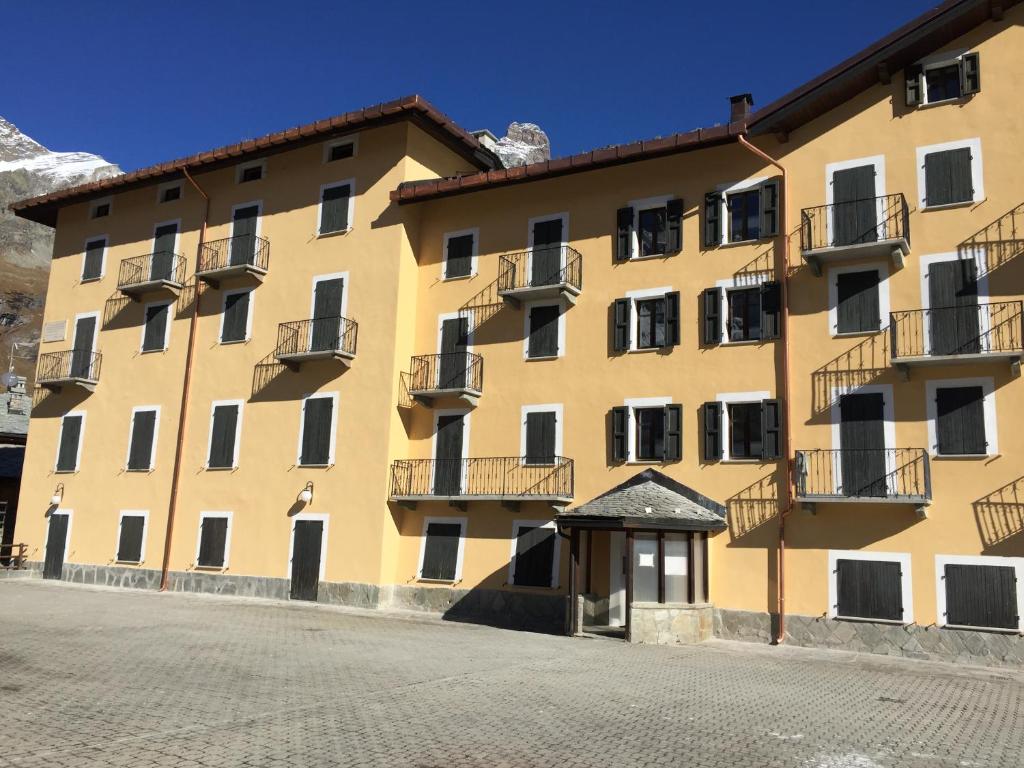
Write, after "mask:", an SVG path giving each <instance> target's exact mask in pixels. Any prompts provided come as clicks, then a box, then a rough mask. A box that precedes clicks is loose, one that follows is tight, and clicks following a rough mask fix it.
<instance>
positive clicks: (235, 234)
mask: <svg viewBox="0 0 1024 768" xmlns="http://www.w3.org/2000/svg"><path fill="white" fill-rule="evenodd" d="M259 215H260V207H259V206H258V205H249V206H246V207H245V208H237V209H235V214H234V216H233V217H232V220H233V223H234V226H233V228H232V230H231V235H232V240H231V255H230V259H229V262H228V263H229V264H230V265H231V266H236V265H239V264H252V263H254V262H255V260H256V222H257V221H258V220H259Z"/></svg>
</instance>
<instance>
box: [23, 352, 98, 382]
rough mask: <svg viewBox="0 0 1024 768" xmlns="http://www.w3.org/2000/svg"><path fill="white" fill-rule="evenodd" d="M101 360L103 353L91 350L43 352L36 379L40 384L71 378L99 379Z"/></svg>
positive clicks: (69, 379)
mask: <svg viewBox="0 0 1024 768" xmlns="http://www.w3.org/2000/svg"><path fill="white" fill-rule="evenodd" d="M102 362H103V355H101V354H100V353H99V352H93V351H91V350H82V349H68V350H65V351H63V352H44V353H43V354H41V355H40V356H39V369H38V373H37V374H36V380H37V381H38V382H39V383H40V384H44V383H47V382H60V381H71V380H73V379H79V380H82V381H93V382H95V381H99V379H100V364H101V363H102Z"/></svg>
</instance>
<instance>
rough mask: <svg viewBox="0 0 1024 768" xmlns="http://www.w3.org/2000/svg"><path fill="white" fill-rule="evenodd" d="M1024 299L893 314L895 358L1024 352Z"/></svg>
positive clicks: (890, 317)
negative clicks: (1021, 300) (1023, 300)
mask: <svg viewBox="0 0 1024 768" xmlns="http://www.w3.org/2000/svg"><path fill="white" fill-rule="evenodd" d="M1022 323H1024V302H1020V301H1000V302H995V303H990V304H976V305H973V306H966V307H939V308H936V309H911V310H905V311H902V312H892V313H890V315H889V339H890V342H891V347H892V357H893V359H894V360H897V359H899V358H908V357H943V356H947V355H981V354H991V355H1024V325H1022Z"/></svg>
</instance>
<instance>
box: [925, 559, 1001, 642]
mask: <svg viewBox="0 0 1024 768" xmlns="http://www.w3.org/2000/svg"><path fill="white" fill-rule="evenodd" d="M942 578H943V581H944V582H945V587H946V623H947V624H954V625H956V626H960V627H991V628H993V629H996V628H998V629H1017V628H1018V626H1019V624H1020V616H1019V615H1018V614H1017V572H1016V569H1015V568H1014V567H1013V566H1012V565H959V564H957V565H954V564H948V565H946V566H945V567H944V569H943V577H942Z"/></svg>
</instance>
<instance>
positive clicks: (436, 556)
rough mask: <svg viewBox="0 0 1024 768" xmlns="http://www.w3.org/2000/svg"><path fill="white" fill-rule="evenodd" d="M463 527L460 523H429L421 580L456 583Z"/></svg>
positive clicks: (424, 546)
mask: <svg viewBox="0 0 1024 768" xmlns="http://www.w3.org/2000/svg"><path fill="white" fill-rule="evenodd" d="M461 535H462V526H461V525H460V524H459V523H428V524H427V537H426V541H425V542H424V544H423V567H422V568H421V569H420V578H421V579H436V580H438V581H455V572H456V567H457V565H458V559H459V538H460V537H461Z"/></svg>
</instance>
